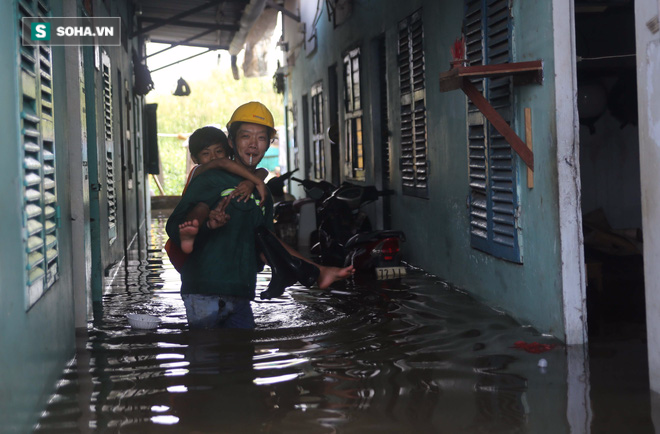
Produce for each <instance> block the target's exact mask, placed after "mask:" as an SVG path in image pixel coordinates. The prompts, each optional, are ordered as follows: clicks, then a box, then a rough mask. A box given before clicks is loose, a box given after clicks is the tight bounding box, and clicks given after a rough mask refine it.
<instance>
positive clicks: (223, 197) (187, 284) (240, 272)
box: [166, 101, 353, 328]
mask: <svg viewBox="0 0 660 434" xmlns="http://www.w3.org/2000/svg"><path fill="white" fill-rule="evenodd" d="M227 129H228V130H229V142H230V145H231V147H232V148H233V151H234V158H235V161H236V162H237V163H238V164H239V165H241V166H243V167H245V168H246V169H248V170H249V171H251V172H254V170H255V169H256V166H257V164H259V162H260V161H261V159H262V158H263V157H264V154H265V153H266V151H267V150H268V147H269V146H270V142H271V139H272V138H273V137H274V135H275V129H274V122H273V116H272V114H271V113H270V111H269V110H268V109H267V108H266V107H265V106H264V105H263V104H261V103H259V102H254V101H253V102H249V103H247V104H244V105H242V106H240V107H238V108H237V109H236V111H235V112H234V114H233V115H232V118H231V120H230V121H229V123H228V124H227ZM242 180H243V179H242V178H240V177H239V176H236V175H234V174H231V173H227V172H226V171H223V170H208V171H206V172H204V173H201V174H199V175H198V176H196V177H195V178H194V179H193V180H192V181H191V182H190V184H189V186H188V188H187V189H186V191H185V193H184V195H183V197H182V198H181V201H180V202H179V204H178V205H177V207H176V208H175V209H174V211H173V213H172V215H171V216H170V218H169V220H168V222H167V226H166V229H167V233H168V235H169V236H170V238H171V239H172V240H173V241H174V243H176V244H178V245H180V244H181V236H180V227H181V225H182V224H183V223H184V222H185V221H187V216H188V213H189V212H190V211H191V210H192V209H193V208H194V207H195V206H196V205H198V204H199V203H205V204H206V205H207V206H208V207H209V209H211V210H212V211H211V213H210V216H209V224H208V225H199V232H198V234H197V235H196V238H195V242H194V248H193V249H192V252H191V253H190V255H189V256H188V258H187V259H186V261H185V263H184V264H183V267H182V269H181V297H182V299H183V301H184V305H185V307H186V315H187V317H188V324H189V326H190V327H191V328H218V327H224V328H254V326H255V323H254V316H253V313H252V307H251V305H250V301H251V300H252V299H253V298H254V295H255V288H256V276H257V272H258V271H259V269H260V264H259V262H258V260H257V257H258V252H257V249H256V237H255V230H256V229H257V228H264V227H265V228H266V229H267V230H269V231H272V229H273V203H272V198H271V196H270V195H267V197H265V198H260V199H261V202H263V203H261V204H257V203H256V202H255V201H254V200H252V199H250V200H248V201H240V200H237V199H233V200H232V199H231V197H230V196H231V194H232V192H233V191H234V189H235V188H236V186H237V185H238V184H239V183H240V182H241V181H242ZM183 227H184V228H185V225H183ZM284 247H285V248H286V250H287V251H288V252H289V253H290V254H291V255H293V256H295V257H297V258H302V256H301V255H300V254H299V253H297V252H295V250H293V249H292V248H290V247H288V246H284ZM352 273H353V270H352V267H347V268H344V269H335V268H331V269H329V268H325V267H324V268H323V269H321V272H320V275H319V277H318V284H319V287H321V288H323V287H327V286H329V285H330V284H331V283H332V282H334V281H335V280H338V279H343V278H345V277H348V276H350V275H351V274H352Z"/></svg>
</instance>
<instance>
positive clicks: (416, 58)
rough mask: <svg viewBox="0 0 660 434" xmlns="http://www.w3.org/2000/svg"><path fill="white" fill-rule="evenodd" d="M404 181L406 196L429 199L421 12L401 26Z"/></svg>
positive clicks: (402, 167) (402, 163) (400, 65)
mask: <svg viewBox="0 0 660 434" xmlns="http://www.w3.org/2000/svg"><path fill="white" fill-rule="evenodd" d="M398 61H399V86H400V87H399V88H400V93H401V107H400V108H401V158H400V167H401V179H402V188H403V193H404V194H408V195H411V196H417V197H428V163H427V157H426V154H427V144H426V104H425V99H426V89H425V86H426V84H425V73H424V31H423V27H422V19H421V11H418V12H416V13H415V14H413V15H412V16H410V17H408V18H407V19H405V20H403V21H401V22H400V23H399V57H398Z"/></svg>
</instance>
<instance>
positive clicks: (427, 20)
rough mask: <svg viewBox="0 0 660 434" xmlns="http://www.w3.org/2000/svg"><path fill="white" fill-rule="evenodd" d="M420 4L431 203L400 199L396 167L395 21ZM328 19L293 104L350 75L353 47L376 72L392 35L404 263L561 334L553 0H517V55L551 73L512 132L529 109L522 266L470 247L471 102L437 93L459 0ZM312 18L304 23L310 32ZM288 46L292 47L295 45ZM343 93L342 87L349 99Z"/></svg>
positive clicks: (367, 9)
mask: <svg viewBox="0 0 660 434" xmlns="http://www.w3.org/2000/svg"><path fill="white" fill-rule="evenodd" d="M419 8H423V22H424V44H425V49H424V51H425V69H426V72H425V74H426V108H427V140H428V142H427V143H428V160H429V166H430V169H429V170H430V184H429V185H430V187H429V199H428V200H427V199H418V198H414V197H410V196H403V195H402V194H401V178H400V172H399V170H398V155H399V153H400V146H399V143H400V133H399V132H398V129H399V128H400V115H399V111H398V104H399V102H398V101H397V95H398V86H399V84H398V67H397V25H398V23H399V21H400V20H402V19H404V18H406V17H407V16H409V15H410V14H412V13H413V12H415V11H416V10H417V9H419ZM325 14H326V11H325V10H324V11H323V13H322V15H321V18H320V19H319V20H318V24H317V27H316V28H317V32H318V35H319V36H318V47H317V50H316V52H315V53H313V54H312V55H310V56H308V55H306V54H305V52H304V50H301V52H300V54H298V55H297V57H295V66H294V67H293V70H292V73H291V76H290V77H289V81H288V83H289V85H290V86H292V87H293V100H294V101H297V103H298V106H299V107H300V100H301V97H302V95H303V94H306V93H309V89H310V88H311V85H312V84H313V83H314V82H316V81H318V80H320V79H323V80H324V89H327V88H328V82H327V68H328V66H330V65H332V64H333V63H337V65H339V69H338V73H339V76H340V79H341V65H342V58H341V55H342V53H343V52H344V51H345V50H347V49H349V48H352V47H355V46H360V47H361V50H362V51H361V52H362V60H361V70H362V71H363V72H366V71H374V70H375V69H377V68H376V65H377V63H376V62H377V59H376V58H375V56H374V50H372V49H370V46H371V44H372V43H373V41H374V39H375V38H377V37H379V36H380V35H382V34H384V35H385V38H386V47H387V48H386V50H387V53H386V54H387V71H388V72H387V85H388V94H389V96H388V105H389V111H390V112H389V118H390V125H389V130H390V131H392V133H393V135H392V139H391V141H392V161H393V162H392V187H393V188H394V189H396V190H397V194H396V195H395V196H394V197H393V198H392V209H393V224H392V226H393V228H395V229H396V228H403V229H405V232H406V236H407V242H406V243H405V244H404V247H403V248H404V258H405V260H406V261H408V262H410V263H411V264H413V265H415V266H419V267H422V268H424V269H425V270H427V271H429V272H431V273H434V274H437V275H439V276H440V277H442V278H445V279H447V280H448V281H450V282H452V283H454V284H456V285H458V286H460V287H463V288H465V289H466V290H467V291H469V292H470V293H472V294H474V295H475V296H477V297H479V298H481V299H483V300H484V301H486V302H488V303H490V304H491V305H494V306H496V307H498V308H499V309H503V310H504V311H506V312H509V313H511V314H512V315H514V316H515V317H516V318H518V319H519V320H520V321H521V322H523V323H530V324H533V325H534V326H535V327H537V328H538V329H539V330H541V331H543V332H546V333H552V334H554V335H556V336H558V337H559V338H562V339H563V338H564V323H563V312H562V297H563V295H562V276H561V260H560V254H561V249H560V242H559V223H558V222H559V212H558V187H557V176H558V175H557V163H556V159H557V157H556V155H557V148H556V136H555V135H556V125H555V122H556V121H555V112H556V110H555V102H554V99H555V93H554V91H555V89H554V76H555V70H554V67H555V65H554V61H553V56H554V52H553V45H552V37H553V23H552V4H551V3H550V2H541V3H539V2H514V11H513V16H514V53H515V60H516V61H528V60H536V59H542V60H543V61H544V77H545V78H544V83H543V85H542V86H538V85H529V86H524V87H519V88H517V89H516V91H515V107H516V122H515V128H516V130H517V132H518V134H519V135H520V136H521V137H524V121H523V110H524V108H525V107H530V108H531V110H532V122H533V141H534V154H535V169H536V170H535V186H534V188H533V189H527V187H526V170H525V166H524V164H523V163H521V162H520V161H519V164H518V177H519V191H518V193H519V203H520V218H519V224H520V226H521V228H522V231H521V240H522V242H521V244H522V245H521V251H522V256H523V262H524V265H518V264H514V263H510V262H506V261H503V260H499V259H496V258H494V257H492V256H490V255H487V254H484V253H482V252H480V251H477V250H475V249H473V248H471V247H470V241H469V229H470V228H469V210H468V208H467V207H466V201H467V196H468V193H469V186H468V166H467V164H468V163H467V146H466V134H467V133H466V97H465V96H464V95H463V94H462V93H461V92H460V91H452V92H448V93H440V92H439V90H438V74H439V73H441V72H443V71H446V70H447V69H448V68H449V60H450V57H451V54H450V50H449V47H450V46H451V44H452V43H453V42H454V40H455V39H456V38H457V37H459V36H460V34H461V25H462V15H463V9H462V2H435V1H419V0H418V1H408V2H398V1H387V2H383V1H379V2H375V1H366V2H359V3H354V4H353V13H352V15H351V17H350V18H349V19H348V20H347V21H346V22H345V23H344V24H342V25H340V26H338V27H337V28H335V29H333V28H332V23H330V22H329V21H328V19H327V16H326V15H325ZM303 16H306V15H305V14H303ZM569 21H570V20H569ZM310 25H311V23H307V26H308V29H309V26H310ZM296 29H297V24H294V23H292V22H291V21H290V20H285V35H287V36H289V37H290V36H291V35H292V34H293V33H295V31H296ZM291 49H292V50H294V49H295V45H292V46H291ZM289 55H291V51H290V52H289ZM376 79H377V77H374V76H373V75H371V76H369V77H366V76H365V75H363V78H362V83H363V84H365V85H364V86H363V88H362V101H363V105H364V107H365V110H364V116H363V122H364V136H363V138H364V142H365V147H366V149H365V153H366V161H367V164H366V167H367V170H366V182H367V183H369V184H374V183H376V180H377V179H378V178H379V176H380V172H379V170H380V169H379V168H378V164H376V163H377V161H378V159H377V157H378V151H377V149H375V146H374V142H375V141H374V132H375V131H378V130H379V128H380V126H379V125H378V119H377V116H375V115H374V114H373V112H374V110H376V108H375V107H374V101H375V100H376V97H375V95H373V88H374V87H376V86H373V85H372V80H376ZM342 89H343V84H341V83H340V95H341V92H342ZM326 98H327V97H326ZM326 108H327V102H326ZM340 111H343V108H340ZM299 122H300V121H299ZM326 122H327V118H326ZM301 125H302V124H301V123H299V127H298V137H297V140H298V142H299V143H303V137H302V134H303V129H302V127H301ZM326 155H327V154H326ZM342 158H343V154H342ZM298 194H300V193H299V192H298Z"/></svg>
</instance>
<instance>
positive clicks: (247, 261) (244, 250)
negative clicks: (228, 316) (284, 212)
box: [166, 170, 273, 299]
mask: <svg viewBox="0 0 660 434" xmlns="http://www.w3.org/2000/svg"><path fill="white" fill-rule="evenodd" d="M241 181H243V178H241V177H238V176H235V175H232V174H230V173H227V172H225V171H223V170H208V171H206V172H204V173H202V174H200V175H198V176H197V177H196V178H193V180H192V181H191V182H190V184H189V185H188V188H187V189H186V192H185V194H184V195H183V197H182V198H181V201H180V202H179V204H178V205H177V207H176V208H175V209H174V211H173V212H172V215H171V216H170V218H169V219H168V221H167V226H166V230H167V234H168V235H169V236H170V238H171V239H172V241H173V242H175V243H176V244H178V245H180V244H181V242H180V238H179V225H180V224H181V223H183V222H184V221H185V219H186V214H187V213H188V212H189V211H190V210H191V209H192V208H193V207H194V206H195V205H196V204H197V203H199V202H204V203H206V204H207V205H208V206H209V208H210V209H213V208H214V207H215V206H216V204H217V203H218V202H219V201H220V199H222V197H223V196H224V195H227V194H229V193H230V192H231V191H232V190H233V189H234V188H235V187H236V186H237V185H238V184H239V183H240V182H241ZM254 195H255V196H258V193H257V191H256V190H255V191H254ZM225 212H226V213H227V214H228V215H229V216H230V219H229V222H228V223H227V224H226V225H224V226H222V227H220V228H218V229H214V230H210V229H207V228H206V225H205V224H203V225H201V226H200V232H199V233H198V234H197V237H196V238H195V246H194V248H193V251H192V253H191V254H190V255H189V256H188V258H187V259H186V262H185V263H184V265H183V268H182V270H181V293H182V294H214V295H233V296H237V297H242V298H249V299H252V298H254V294H255V287H256V279H257V272H258V271H259V270H260V268H261V266H262V264H261V263H260V261H259V260H258V252H257V249H256V244H255V237H254V230H255V229H256V228H257V227H258V226H260V225H263V226H265V227H266V228H268V229H269V230H273V202H272V196H271V195H268V197H267V198H266V201H265V204H264V206H263V208H262V207H260V206H259V205H258V204H257V203H256V201H255V200H254V199H250V200H248V201H247V202H237V201H236V200H235V199H234V200H232V201H231V203H230V204H229V205H228V206H227V208H226V210H225Z"/></svg>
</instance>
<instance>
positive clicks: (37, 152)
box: [16, 0, 59, 308]
mask: <svg viewBox="0 0 660 434" xmlns="http://www.w3.org/2000/svg"><path fill="white" fill-rule="evenodd" d="M16 4H17V9H18V19H19V28H22V24H21V19H22V18H35V17H48V16H50V7H49V4H48V2H47V1H45V0H18V1H17V3H16ZM18 50H19V54H20V63H19V76H20V92H19V107H20V123H21V125H20V133H21V146H22V148H23V217H24V218H23V229H24V230H23V234H24V235H23V238H24V243H25V264H26V281H27V286H26V306H27V308H29V307H31V306H32V305H33V304H34V303H35V302H36V301H37V300H38V299H39V298H40V297H41V296H42V295H43V294H44V292H46V291H47V290H48V289H49V288H50V287H51V286H52V285H53V284H54V283H55V281H56V280H57V278H58V276H59V272H58V256H59V250H58V240H57V229H58V225H59V206H58V203H57V189H56V176H55V129H54V122H53V76H52V53H51V48H50V47H49V46H45V45H38V46H37V45H35V46H30V45H25V46H24V45H22V42H21V40H20V37H19V40H18Z"/></svg>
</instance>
